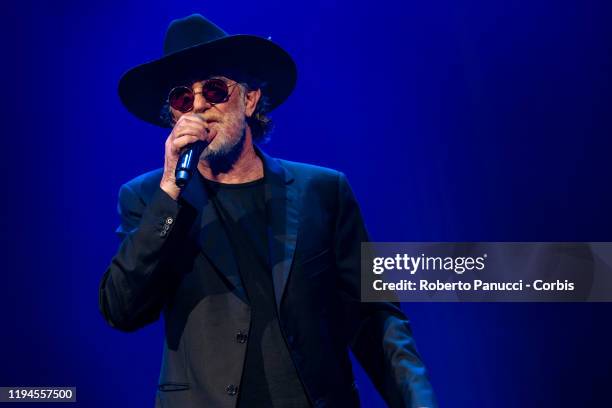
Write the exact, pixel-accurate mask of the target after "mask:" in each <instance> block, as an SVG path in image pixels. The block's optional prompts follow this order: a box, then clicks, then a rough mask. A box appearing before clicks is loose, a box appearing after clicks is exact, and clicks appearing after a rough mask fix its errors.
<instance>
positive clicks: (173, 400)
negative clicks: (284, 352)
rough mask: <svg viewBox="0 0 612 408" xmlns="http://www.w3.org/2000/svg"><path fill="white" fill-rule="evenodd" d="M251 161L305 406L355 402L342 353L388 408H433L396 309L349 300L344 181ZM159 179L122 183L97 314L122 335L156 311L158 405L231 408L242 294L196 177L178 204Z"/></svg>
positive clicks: (357, 238) (353, 238)
mask: <svg viewBox="0 0 612 408" xmlns="http://www.w3.org/2000/svg"><path fill="white" fill-rule="evenodd" d="M257 151H258V154H259V155H260V157H261V158H262V159H263V162H264V174H265V200H266V209H267V215H268V222H269V228H268V242H269V256H270V258H269V259H270V260H271V273H272V278H273V283H274V295H275V297H276V303H277V307H278V313H279V320H280V326H281V330H282V333H283V336H284V338H285V340H286V342H287V346H288V349H289V351H290V354H291V357H292V360H293V362H294V364H295V366H296V368H297V373H298V376H299V378H300V380H301V381H302V384H303V385H304V388H305V390H306V392H307V395H308V398H309V399H310V401H311V403H312V405H313V406H315V407H358V406H359V397H358V394H357V389H356V387H355V383H354V379H353V373H352V369H351V362H350V359H349V353H348V350H349V347H350V348H351V350H352V351H353V353H354V354H355V356H356V357H357V359H358V360H359V362H360V363H361V364H362V366H363V367H364V369H365V370H366V372H367V373H368V375H369V376H370V378H371V379H372V381H373V383H374V385H375V386H376V388H377V389H378V390H379V392H380V393H381V395H382V396H383V398H384V399H385V401H386V402H387V403H388V404H389V406H391V407H434V406H436V403H435V400H434V396H433V393H432V389H431V386H430V383H429V381H428V379H427V376H426V373H425V367H424V365H423V363H422V362H421V359H420V357H419V355H418V354H417V351H416V349H415V344H414V340H413V339H412V335H411V331H410V326H409V323H408V320H407V319H406V317H405V315H404V314H403V313H402V312H401V310H400V308H399V307H398V305H397V304H393V303H361V302H360V301H359V299H360V244H361V242H363V241H367V239H368V237H367V232H366V230H365V227H364V223H363V220H362V217H361V214H360V211H359V207H358V205H357V202H356V201H355V198H354V196H353V193H352V191H351V189H350V187H349V185H348V183H347V181H346V178H345V176H344V175H343V174H342V173H340V172H337V171H334V170H330V169H325V168H322V167H317V166H312V165H306V164H301V163H294V162H289V161H285V160H279V159H274V158H270V157H268V156H267V155H265V154H264V153H263V152H261V151H260V150H259V149H258V150H257ZM161 176H162V170H161V169H159V170H155V171H152V172H149V173H146V174H143V175H142V176H139V177H137V178H135V179H133V180H132V181H130V182H128V183H126V184H125V185H123V186H122V187H121V190H120V192H119V213H120V215H121V226H120V227H119V228H118V230H117V233H118V234H119V235H120V236H121V237H122V238H123V241H122V243H121V246H120V248H119V250H118V252H117V254H116V255H115V257H114V258H113V259H112V261H111V264H110V266H109V268H108V270H107V271H106V272H105V274H104V276H103V278H102V281H101V283H100V294H99V302H100V310H101V312H102V315H103V316H104V318H105V319H106V321H107V322H108V323H109V324H110V325H111V326H112V327H115V328H117V329H119V330H123V331H133V330H137V329H138V328H140V327H143V326H145V325H146V324H148V323H151V322H154V321H156V320H157V319H158V318H159V316H160V313H162V312H163V315H164V325H165V342H164V343H165V344H164V352H163V359H162V367H161V372H160V377H159V386H158V391H157V396H156V407H158V408H159V407H172V408H189V407H234V406H235V404H236V401H237V396H238V395H237V393H238V392H239V388H240V384H239V383H240V378H241V375H242V369H243V363H244V359H245V350H246V345H247V338H248V330H249V323H250V309H249V304H248V302H247V300H246V295H245V289H244V287H243V286H242V282H241V279H240V274H239V271H238V268H237V265H236V262H235V261H234V259H233V257H232V249H231V246H230V242H229V240H228V237H227V235H226V233H225V231H224V229H223V227H222V225H221V224H220V222H219V220H218V218H217V214H216V212H215V208H214V205H213V204H212V202H210V201H209V200H208V197H207V195H206V191H205V188H204V185H203V182H202V179H201V178H200V177H199V175H197V176H196V177H194V178H193V179H192V181H191V182H190V183H189V184H188V186H187V187H186V188H185V189H184V191H183V192H182V193H181V196H180V197H179V199H178V200H177V201H174V200H172V198H170V197H169V196H168V195H167V194H166V193H165V192H164V191H163V190H161V189H160V188H159V182H160V180H161Z"/></svg>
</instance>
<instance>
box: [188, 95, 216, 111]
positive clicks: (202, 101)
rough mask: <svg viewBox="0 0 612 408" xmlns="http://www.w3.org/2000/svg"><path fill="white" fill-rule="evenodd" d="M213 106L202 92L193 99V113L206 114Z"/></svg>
mask: <svg viewBox="0 0 612 408" xmlns="http://www.w3.org/2000/svg"><path fill="white" fill-rule="evenodd" d="M211 106H212V105H211V104H210V103H209V102H208V101H207V100H206V98H204V96H203V95H202V92H195V93H194V99H193V111H194V112H195V113H201V112H205V111H206V110H207V109H210V107H211Z"/></svg>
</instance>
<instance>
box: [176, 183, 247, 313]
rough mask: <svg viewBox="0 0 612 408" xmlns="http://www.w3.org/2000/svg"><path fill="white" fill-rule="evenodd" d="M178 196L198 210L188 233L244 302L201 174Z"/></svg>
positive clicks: (224, 235) (229, 249)
mask: <svg viewBox="0 0 612 408" xmlns="http://www.w3.org/2000/svg"><path fill="white" fill-rule="evenodd" d="M181 199H183V200H185V201H186V202H188V203H189V205H191V206H192V207H193V208H194V209H195V210H196V211H197V212H198V216H197V218H196V222H195V223H194V227H193V229H192V232H191V233H192V235H193V236H194V238H195V239H196V241H197V242H198V245H199V246H200V248H201V250H202V252H203V253H204V254H205V255H206V257H207V258H208V259H209V260H210V261H211V263H212V264H213V265H214V266H215V267H216V268H217V270H218V271H220V272H221V273H222V274H223V275H224V276H225V278H226V279H227V280H228V281H229V283H230V284H231V285H232V286H233V287H234V289H235V293H236V295H237V296H239V297H240V298H241V299H242V300H243V301H244V302H245V303H247V296H246V292H245V290H244V286H243V285H242V280H241V278H240V273H239V271H238V265H237V264H236V261H235V260H234V251H233V249H232V246H231V243H230V241H229V238H228V236H227V232H226V231H225V228H224V227H223V224H221V221H220V220H219V217H218V215H217V211H216V208H215V205H214V203H213V202H212V201H211V200H210V199H209V197H208V193H207V190H206V187H205V186H204V181H203V179H202V176H201V175H200V174H199V173H198V172H196V174H195V175H194V176H193V177H192V179H191V180H190V181H189V184H187V186H185V188H184V189H183V191H182V192H181Z"/></svg>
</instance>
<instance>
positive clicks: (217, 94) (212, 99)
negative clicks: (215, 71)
mask: <svg viewBox="0 0 612 408" xmlns="http://www.w3.org/2000/svg"><path fill="white" fill-rule="evenodd" d="M237 84H238V83H237V82H234V83H233V84H230V85H228V84H227V83H226V82H225V81H224V80H222V79H218V78H212V79H208V80H206V81H204V83H203V84H202V92H193V89H191V88H190V87H188V86H177V87H175V88H172V90H171V91H170V93H169V94H168V103H169V104H170V106H172V107H173V108H174V109H176V110H178V111H180V112H183V113H186V112H189V111H191V110H192V109H193V102H194V101H195V96H196V94H199V93H201V94H202V96H203V97H204V99H206V101H207V102H208V103H210V104H211V105H216V104H218V103H223V102H227V101H228V100H229V98H230V96H231V93H230V90H229V88H230V87H233V86H234V85H237Z"/></svg>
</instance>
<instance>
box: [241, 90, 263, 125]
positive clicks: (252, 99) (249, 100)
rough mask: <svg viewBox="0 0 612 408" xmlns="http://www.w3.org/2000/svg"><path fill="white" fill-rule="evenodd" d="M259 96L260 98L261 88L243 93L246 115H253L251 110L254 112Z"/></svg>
mask: <svg viewBox="0 0 612 408" xmlns="http://www.w3.org/2000/svg"><path fill="white" fill-rule="evenodd" d="M259 98H261V89H254V90H250V91H247V92H246V94H245V102H246V110H245V113H246V116H247V117H248V118H250V117H251V116H253V112H255V108H256V107H257V102H259Z"/></svg>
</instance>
